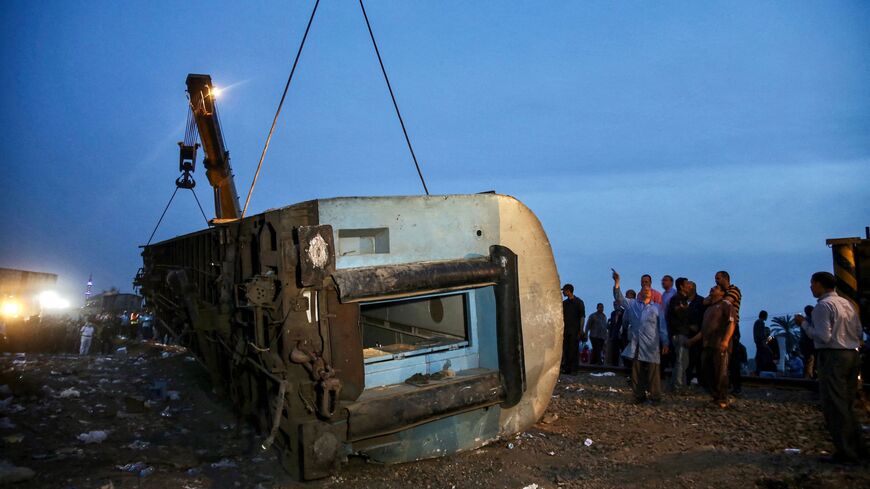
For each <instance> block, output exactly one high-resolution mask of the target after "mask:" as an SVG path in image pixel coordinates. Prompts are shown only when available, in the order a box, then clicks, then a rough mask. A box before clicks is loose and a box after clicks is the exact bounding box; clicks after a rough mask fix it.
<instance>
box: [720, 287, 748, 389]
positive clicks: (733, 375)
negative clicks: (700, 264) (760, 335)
mask: <svg viewBox="0 0 870 489" xmlns="http://www.w3.org/2000/svg"><path fill="white" fill-rule="evenodd" d="M714 279H715V280H716V285H718V286H719V287H722V289H723V290H725V298H726V299H728V301H729V302H730V303H731V306H732V313H733V315H734V336H732V337H731V345H730V346H729V349H728V351H729V352H730V353H731V358H729V362H728V378H729V380H730V381H731V392H732V393H734V394H740V393H741V392H742V391H743V384H742V382H741V379H740V364H741V362H740V359H739V358H737V355H738V350H739V348H737V347H736V345H737V343H739V342H740V300H741V299H742V298H743V294H742V293H741V292H740V288H739V287H737V286H736V285H734V284H732V283H731V275H730V274H729V273H728V272H726V271H725V270H719V271H718V272H716V276H715V277H714Z"/></svg>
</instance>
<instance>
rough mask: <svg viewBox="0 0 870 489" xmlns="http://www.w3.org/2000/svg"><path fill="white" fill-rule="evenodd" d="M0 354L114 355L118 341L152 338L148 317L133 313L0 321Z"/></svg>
mask: <svg viewBox="0 0 870 489" xmlns="http://www.w3.org/2000/svg"><path fill="white" fill-rule="evenodd" d="M0 326H2V328H0V330H2V334H0V351H7V352H31V353H78V354H79V355H88V354H102V355H107V354H111V353H112V352H114V350H115V347H116V346H117V344H118V338H119V337H124V338H139V339H144V340H148V339H151V338H153V337H154V336H155V331H154V328H153V320H151V316H150V315H148V316H145V320H141V319H140V315H139V314H138V313H136V312H133V313H128V312H127V311H124V312H123V313H120V314H110V313H102V314H91V315H87V316H85V317H84V318H82V319H75V318H73V317H71V316H69V315H55V316H48V315H46V316H32V317H27V318H15V319H4V320H2V325H0Z"/></svg>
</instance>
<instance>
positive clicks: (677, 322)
mask: <svg viewBox="0 0 870 489" xmlns="http://www.w3.org/2000/svg"><path fill="white" fill-rule="evenodd" d="M676 285H677V293H676V295H674V296H673V297H671V298H670V300H669V301H668V310H667V318H668V319H667V328H668V340H670V342H671V348H672V349H673V352H674V368H673V373H672V374H671V381H670V383H669V384H668V387H669V388H670V389H671V390H674V391H677V390H680V389H683V388H685V387H686V370H687V369H688V368H689V338H690V337H692V336H693V335H692V332H691V330H690V329H689V326H690V324H689V291H690V286H689V279H687V278H686V277H680V278H678V279H677V282H676Z"/></svg>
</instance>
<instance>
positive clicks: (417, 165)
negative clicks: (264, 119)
mask: <svg viewBox="0 0 870 489" xmlns="http://www.w3.org/2000/svg"><path fill="white" fill-rule="evenodd" d="M318 5H320V0H317V1H316V2H315V3H314V8H313V9H312V10H311V17H309V19H308V25H307V26H306V27H305V34H303V35H302V42H300V43H299V49H298V50H297V51H296V58H295V59H294V60H293V67H292V68H291V69H290V76H289V77H287V83H286V84H285V85H284V93H283V94H281V101H280V102H279V103H278V110H277V111H276V112H275V117H274V118H273V119H272V127H271V128H270V129H269V135H268V136H267V137H266V144H265V145H264V146H263V153H262V154H261V155H260V162H259V163H257V171H256V172H254V180H253V181H252V182H251V188H250V190H248V196H247V198H245V206H244V208H242V215H241V216H240V217H245V214H246V213H247V212H248V205H249V204H250V203H251V195H252V194H253V193H254V186H256V185H257V179H258V178H259V176H260V170H261V169H262V167H263V160H264V159H265V158H266V151H268V149H269V143H270V142H271V141H272V135H273V134H274V132H275V126H276V125H277V123H278V116H279V115H280V114H281V108H282V107H283V106H284V99H285V98H286V97H287V90H288V89H289V88H290V82H291V81H292V80H293V74H294V73H295V72H296V66H297V65H298V64H299V58H300V56H302V48H303V47H305V41H306V40H307V39H308V32H309V31H310V30H311V24H312V23H313V22H314V14H316V13H317V6H318ZM359 7H360V10H362V14H363V18H364V19H365V21H366V28H367V29H368V31H369V37H371V39H372V46H374V48H375V54H376V55H377V57H378V64H380V66H381V73H383V75H384V81H385V82H386V83H387V90H389V92H390V99H391V100H392V101H393V108H394V109H395V110H396V117H398V119H399V124H400V125H401V126H402V134H404V136H405V143H407V145H408V151H410V152H411V158H412V159H413V160H414V167H415V168H416V169H417V175H419V177H420V183H422V184H423V191H424V192H426V195H429V187H427V186H426V179H425V178H423V172H422V170H420V163H419V162H418V161H417V155H416V154H415V153H414V147H413V146H412V145H411V138H410V137H409V136H408V130H407V128H405V120H404V119H403V118H402V113H401V111H399V103H398V102H397V101H396V95H395V93H394V92H393V86H392V84H390V77H389V76H387V69H386V67H385V66H384V60H383V59H382V58H381V51H380V50H379V49H378V43H377V41H376V40H375V34H374V32H373V31H372V25H371V23H370V22H369V16H368V14H367V13H366V8H365V5H363V0H359Z"/></svg>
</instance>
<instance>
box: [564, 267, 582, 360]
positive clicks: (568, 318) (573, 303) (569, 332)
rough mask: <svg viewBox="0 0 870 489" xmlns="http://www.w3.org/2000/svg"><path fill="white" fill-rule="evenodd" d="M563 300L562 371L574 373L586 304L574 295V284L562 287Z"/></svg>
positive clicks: (578, 354) (578, 355) (578, 358)
mask: <svg viewBox="0 0 870 489" xmlns="http://www.w3.org/2000/svg"><path fill="white" fill-rule="evenodd" d="M562 294H563V295H564V296H565V300H564V301H562V316H563V318H564V322H565V329H564V334H563V342H562V373H566V374H569V375H575V374H576V373H577V368H578V367H579V366H580V332H581V331H583V323H584V322H585V320H586V305H585V304H583V301H582V300H581V299H580V298H579V297H577V296H575V295H574V286H573V285H571V284H565V286H564V287H562Z"/></svg>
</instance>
